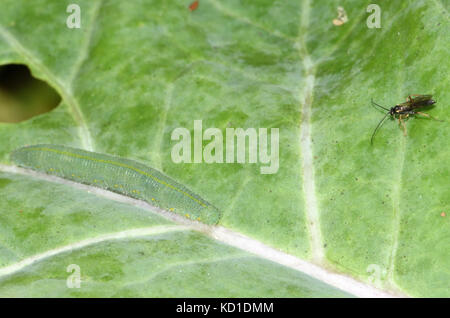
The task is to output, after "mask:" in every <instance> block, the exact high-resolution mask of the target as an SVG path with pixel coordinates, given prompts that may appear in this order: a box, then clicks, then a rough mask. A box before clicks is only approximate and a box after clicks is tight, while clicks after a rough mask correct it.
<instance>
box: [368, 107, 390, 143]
mask: <svg viewBox="0 0 450 318" xmlns="http://www.w3.org/2000/svg"><path fill="white" fill-rule="evenodd" d="M388 115H389V113H386V115H384V117H383V118H382V119H381V120H380V122H379V123H378V125H377V127H376V128H375V130H374V131H373V133H372V137H371V138H370V144H371V145H373V137H375V134H376V133H377V130H378V129H379V128H380V127H381V125H382V124H383V122H384V120H385V119H386V118H387V116H388Z"/></svg>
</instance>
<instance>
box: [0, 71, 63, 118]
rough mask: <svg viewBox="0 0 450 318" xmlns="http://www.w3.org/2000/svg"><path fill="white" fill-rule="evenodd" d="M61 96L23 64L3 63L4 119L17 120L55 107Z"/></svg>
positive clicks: (0, 104) (0, 106)
mask: <svg viewBox="0 0 450 318" xmlns="http://www.w3.org/2000/svg"><path fill="white" fill-rule="evenodd" d="M60 102H61V97H60V96H59V94H58V93H57V92H56V90H55V89H53V88H52V87H51V86H49V85H48V84H47V83H46V82H44V81H42V80H40V79H37V78H35V77H33V76H32V75H31V72H30V69H29V68H28V67H27V66H26V65H22V64H6V65H2V66H0V122H6V123H17V122H21V121H24V120H27V119H29V118H32V117H34V116H37V115H40V114H43V113H46V112H49V111H51V110H52V109H54V108H55V107H57V106H58V104H59V103H60Z"/></svg>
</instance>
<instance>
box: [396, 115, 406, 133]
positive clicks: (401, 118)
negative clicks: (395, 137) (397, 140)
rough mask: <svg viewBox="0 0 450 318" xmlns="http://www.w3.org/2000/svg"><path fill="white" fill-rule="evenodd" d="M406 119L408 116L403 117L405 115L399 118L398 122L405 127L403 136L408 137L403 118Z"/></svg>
mask: <svg viewBox="0 0 450 318" xmlns="http://www.w3.org/2000/svg"><path fill="white" fill-rule="evenodd" d="M406 117H408V116H403V115H400V116H398V122H399V124H401V125H402V127H403V136H406V135H407V133H406V125H405V122H404V121H403V118H406Z"/></svg>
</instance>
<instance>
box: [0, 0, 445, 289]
mask: <svg viewBox="0 0 450 318" xmlns="http://www.w3.org/2000/svg"><path fill="white" fill-rule="evenodd" d="M4 2H5V4H4V5H3V6H2V10H1V12H0V39H1V40H0V64H8V63H21V64H26V65H27V66H29V68H30V69H31V71H32V73H33V75H34V76H35V77H37V78H40V79H42V80H45V81H46V82H47V83H49V84H50V85H51V86H53V87H54V88H55V89H56V90H57V91H58V93H59V94H60V95H61V97H62V102H61V104H60V105H59V106H58V107H57V108H56V109H54V110H53V111H51V112H49V113H46V114H42V115H40V116H37V117H34V118H32V119H30V120H27V121H24V122H21V123H19V124H0V136H1V143H0V160H1V162H2V163H3V164H5V165H10V164H11V163H10V161H9V157H8V156H9V153H10V152H11V151H12V150H14V149H16V148H18V147H20V146H23V145H27V144H37V143H53V144H64V145H67V146H72V147H78V148H84V149H88V150H95V151H96V152H102V153H109V154H115V155H120V156H122V157H126V158H130V159H136V160H139V161H141V162H144V163H146V164H148V165H150V166H153V167H155V168H157V169H159V170H161V171H163V172H164V173H166V174H167V175H169V176H171V177H173V178H175V179H177V180H178V181H180V182H181V183H183V184H185V185H186V186H188V187H189V188H191V189H192V190H194V192H196V193H199V194H200V195H201V196H202V197H204V198H205V199H207V200H208V201H210V202H211V203H213V204H214V205H216V206H217V207H218V208H219V209H220V210H221V211H223V212H224V217H223V219H222V221H221V225H222V226H224V227H226V228H229V229H231V230H233V231H235V232H239V233H242V234H245V235H247V236H250V237H251V238H253V239H255V240H257V241H259V242H261V243H264V244H266V245H269V246H272V247H275V248H277V249H280V250H282V251H283V252H285V253H288V254H291V255H293V256H295V257H298V258H301V259H304V260H308V261H310V262H313V263H315V264H317V265H319V266H322V267H323V268H326V269H328V270H332V271H335V272H339V273H342V274H345V275H349V276H351V277H353V278H356V279H358V280H362V281H364V282H366V283H367V284H369V285H372V286H375V287H378V288H381V289H383V290H386V291H389V292H393V293H399V294H401V295H410V296H425V297H432V296H444V297H448V296H450V290H449V288H448V286H449V285H450V271H449V268H450V266H449V265H450V249H448V246H449V243H450V239H449V236H448V233H449V227H450V223H449V222H450V221H449V213H450V208H449V207H450V202H449V198H450V191H449V187H448V180H449V179H450V173H449V167H448V164H447V162H448V161H449V160H448V159H449V151H448V149H450V147H449V142H450V138H449V126H448V122H449V120H448V118H450V111H449V108H448V107H447V105H446V101H447V100H449V98H450V96H449V93H448V90H447V88H448V86H449V78H448V73H449V64H448V63H446V62H445V61H446V58H447V55H448V53H447V52H448V51H449V49H450V47H449V46H450V42H449V30H450V29H449V15H448V4H447V3H445V2H443V1H442V2H441V1H439V0H435V1H401V2H400V1H395V2H394V1H379V4H378V5H379V6H380V9H381V28H379V29H377V28H373V29H370V28H368V26H367V24H366V19H367V18H368V17H369V15H370V14H371V13H368V12H367V11H366V8H367V5H368V4H370V2H361V1H342V2H341V3H339V5H340V6H342V7H343V8H344V9H345V11H346V14H347V17H348V22H346V23H344V24H343V25H341V26H336V25H334V24H333V22H332V21H333V19H336V18H337V15H338V11H337V4H334V3H332V2H330V1H306V0H304V1H272V0H270V1H269V0H264V1H258V2H255V1H238V0H227V1H219V0H201V1H200V2H199V7H198V8H197V9H196V10H194V11H190V10H189V9H188V6H189V4H190V3H191V1H190V0H188V1H177V2H176V3H175V2H174V3H172V2H167V1H156V0H155V1H144V2H142V3H137V2H134V1H104V2H101V1H77V4H79V6H80V7H81V14H82V27H81V29H69V28H67V27H66V23H65V22H66V19H67V16H68V15H69V14H68V13H66V6H67V4H66V3H64V2H61V1H45V0H41V1H33V2H32V3H29V1H17V0H14V1H12V0H5V1H4ZM410 94H433V98H434V99H435V100H436V101H437V103H436V105H435V107H434V108H432V109H429V110H427V111H426V112H428V113H429V114H431V115H432V116H434V117H437V118H440V119H443V120H444V122H438V121H433V120H429V119H420V118H418V117H419V116H416V117H414V116H411V118H409V120H407V123H406V126H407V129H408V136H407V137H404V136H403V133H402V130H401V129H400V128H399V127H398V125H397V123H396V122H395V121H390V120H388V121H387V122H386V123H385V124H384V126H383V127H382V129H381V130H380V131H379V132H378V134H377V136H376V139H375V143H374V145H373V146H370V136H371V134H372V131H373V129H374V128H375V126H376V124H377V123H378V121H379V120H380V119H381V117H382V116H383V113H381V112H379V111H377V110H375V109H374V108H372V107H371V106H370V99H371V98H374V100H375V101H376V102H378V103H380V104H382V105H384V106H386V107H392V106H394V105H395V104H398V103H401V102H403V101H405V98H406V97H407V96H408V95H410ZM196 119H202V120H203V129H206V128H210V127H217V128H219V129H220V130H221V131H222V132H223V133H224V134H225V130H226V128H227V127H233V128H238V127H242V128H260V127H261V128H279V129H280V168H279V170H278V172H277V173H276V174H268V175H263V174H260V166H261V164H248V163H247V164H206V163H202V164H175V163H173V162H172V160H171V155H170V154H171V149H172V147H173V142H172V141H171V139H170V136H171V133H172V131H173V130H174V129H175V128H177V127H186V128H188V129H189V130H191V132H192V130H193V122H194V120H196ZM4 170H8V169H6V168H4ZM2 178H3V179H2V180H3V181H2V185H3V186H0V193H1V197H2V199H3V198H5V199H4V200H2V202H1V210H0V217H1V218H2V222H1V223H0V224H1V226H0V233H1V235H2V240H1V244H0V246H1V248H2V249H1V252H0V263H2V264H3V265H2V266H3V267H5V266H11V265H13V264H16V263H20V261H22V260H25V259H28V258H30V257H33V255H41V254H42V253H45V252H46V251H52V250H54V249H56V248H58V247H61V246H70V244H75V243H76V242H84V241H85V240H88V239H91V238H95V237H98V236H99V235H100V236H101V235H107V234H108V233H121V232H123V231H129V230H132V229H136V228H140V227H149V228H155V229H158V231H159V230H162V232H161V233H159V232H158V233H157V234H154V235H151V234H149V235H147V236H146V237H145V238H131V237H130V238H128V239H127V240H125V239H122V240H113V241H105V242H101V243H99V244H92V245H88V246H85V247H83V248H80V249H79V250H76V251H73V252H72V253H69V252H64V253H60V254H57V255H54V256H51V257H48V258H45V259H42V260H41V261H39V262H36V263H35V264H32V265H29V266H28V267H24V268H23V269H21V270H20V271H18V272H15V273H14V274H10V275H9V276H5V277H4V278H3V279H1V280H0V294H2V295H15V296H25V295H30V296H51V295H66V296H77V295H82V296H169V297H170V296H211V295H212V294H214V295H217V296H245V297H251V296H294V297H298V296H322V295H323V296H338V295H344V294H342V293H340V292H338V291H336V290H335V289H333V288H332V287H330V286H328V285H324V284H322V283H321V282H318V281H317V280H314V279H312V278H311V277H306V276H305V275H303V274H301V273H298V272H295V271H293V270H291V269H287V268H285V267H282V266H281V265H278V264H274V263H268V261H267V260H263V259H261V258H257V257H254V256H249V255H248V254H246V253H244V252H242V251H239V250H237V249H234V248H231V247H228V246H223V245H222V244H221V243H218V242H215V241H213V240H211V239H209V238H206V237H205V236H203V235H201V234H198V233H192V232H189V231H185V230H172V229H174V228H177V225H173V224H169V223H168V222H167V221H164V220H162V219H160V218H158V217H156V216H154V215H150V214H149V212H147V211H145V212H144V211H141V210H139V209H135V208H133V207H129V206H127V205H124V204H120V205H119V204H117V203H114V202H108V200H105V199H99V198H93V197H92V196H91V195H89V194H87V193H85V192H83V191H81V192H80V191H78V190H77V191H76V190H73V189H68V188H67V187H66V186H62V185H55V184H51V183H48V182H42V181H35V180H33V179H31V177H19V176H15V175H9V174H8V175H3V176H2ZM35 182H41V183H40V184H39V185H36V184H34V183H35ZM6 183H8V184H6ZM33 184H34V186H33ZM57 191H61V192H64V195H63V194H61V195H60V197H58V196H56V195H53V193H54V192H57ZM90 200H92V202H91V203H86V202H89V201H90ZM108 206H110V207H108ZM130 209H131V210H132V211H129V210H130ZM16 210H19V211H23V215H21V214H20V213H19V212H18V211H16ZM127 211H129V212H130V213H126V212H127ZM26 212H27V213H26ZM125 215H126V217H125ZM41 218H42V219H41ZM3 220H4V221H3ZM94 225H96V226H97V227H94ZM164 229H165V230H164ZM56 231H59V232H56ZM126 233H129V232H126ZM131 233H132V232H131ZM3 238H4V239H3ZM140 252H142V253H144V255H152V256H149V257H143V256H142V257H141V256H139V255H140ZM187 253H189V254H187ZM71 262H72V263H75V264H78V265H80V267H81V273H82V275H86V276H84V277H82V281H86V285H85V286H86V288H85V287H82V288H81V289H80V290H71V289H67V287H66V285H65V279H66V278H67V276H68V273H67V272H66V271H65V268H66V266H67V265H68V264H71ZM211 262H215V263H214V266H212V264H211ZM216 265H217V266H216ZM177 266H178V267H177ZM83 269H86V272H84V270H83ZM0 270H1V268H0ZM180 270H181V272H180ZM83 273H84V274H83ZM158 273H159V274H158ZM275 273H276V274H275ZM208 274H209V275H208ZM102 275H104V276H102ZM243 275H246V276H245V277H249V280H248V281H246V279H245V280H244V279H243V278H242V277H243ZM133 277H134V278H133ZM142 277H148V279H149V280H151V284H150V283H149V284H146V283H145V282H142V280H141V278H142ZM230 277H235V278H236V280H234V281H230ZM239 277H240V279H239ZM83 278H84V280H83ZM228 282H230V284H229V285H227V283H228ZM243 282H245V283H243ZM30 285H31V286H33V287H32V288H30V287H29V286H30ZM82 285H83V283H82ZM105 285H108V287H110V286H111V287H110V288H107V289H105V288H103V287H104V286H105ZM180 286H181V287H180ZM223 286H228V287H223ZM227 288H228V289H227ZM342 288H344V287H342ZM101 290H103V292H102V291H101ZM105 290H107V291H105ZM104 293H107V294H104Z"/></svg>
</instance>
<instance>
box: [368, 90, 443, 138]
mask: <svg viewBox="0 0 450 318" xmlns="http://www.w3.org/2000/svg"><path fill="white" fill-rule="evenodd" d="M432 97H433V96H432V95H410V96H408V98H407V99H406V102H404V103H401V104H397V105H395V106H394V107H392V108H391V109H388V108H386V107H383V106H381V105H378V104H377V103H375V102H374V101H373V100H372V105H375V106H378V107H380V108H382V109H384V110H387V113H386V115H384V117H383V118H382V119H381V120H380V122H379V123H378V125H377V127H376V128H375V130H374V131H373V134H372V137H371V138H370V144H373V138H374V137H375V134H376V133H377V131H378V129H379V128H380V127H381V125H382V124H383V123H384V121H385V119H386V118H387V116H388V115H391V117H392V118H397V119H398V123H399V125H401V126H402V128H403V134H404V135H405V136H406V125H405V123H404V121H403V119H405V118H408V117H409V115H416V114H418V115H422V116H425V117H428V118H432V119H434V120H438V121H440V120H439V119H436V118H433V117H431V116H430V115H428V114H425V113H422V112H419V111H418V110H419V109H421V108H426V107H429V106H431V105H433V104H435V103H436V102H435V101H434V100H433V99H432Z"/></svg>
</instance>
